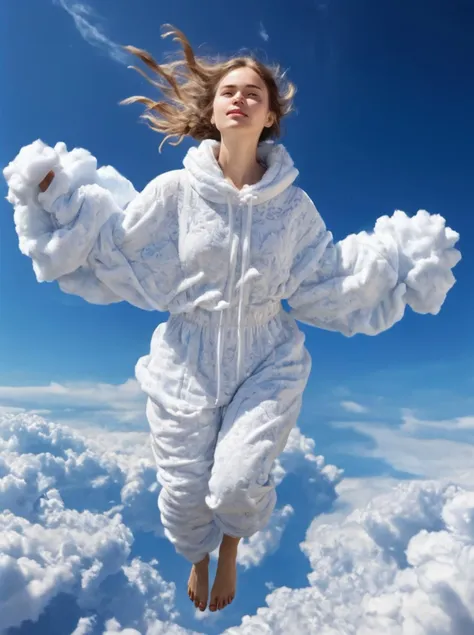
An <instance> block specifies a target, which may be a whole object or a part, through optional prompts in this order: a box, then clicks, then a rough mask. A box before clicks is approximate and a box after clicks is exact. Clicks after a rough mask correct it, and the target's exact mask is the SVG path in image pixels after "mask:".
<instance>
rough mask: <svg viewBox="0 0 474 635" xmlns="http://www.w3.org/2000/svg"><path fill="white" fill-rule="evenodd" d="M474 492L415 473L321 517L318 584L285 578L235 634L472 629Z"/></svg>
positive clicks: (312, 551) (364, 634)
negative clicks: (297, 585)
mask: <svg viewBox="0 0 474 635" xmlns="http://www.w3.org/2000/svg"><path fill="white" fill-rule="evenodd" d="M473 521H474V493H473V492H471V491H465V490H462V489H461V488H459V487H457V486H454V485H450V484H449V483H439V482H438V483H436V482H426V481H425V482H408V483H403V484H401V485H399V486H398V487H397V488H395V489H394V490H392V491H390V492H388V493H385V494H383V495H381V496H378V497H376V498H375V499H374V500H373V501H371V502H370V503H369V504H368V505H367V507H366V508H365V509H361V510H357V511H355V512H354V513H352V514H351V515H350V516H349V517H348V518H347V519H346V520H345V521H344V522H342V523H341V524H339V525H334V524H331V525H314V526H313V525H312V526H311V527H310V529H309V530H308V533H307V537H306V540H305V542H304V543H303V545H302V549H303V551H304V552H305V553H306V555H307V556H308V558H309V560H310V563H311V566H312V569H313V571H312V572H311V573H310V575H309V576H308V579H309V586H308V587H306V588H302V589H288V588H279V589H277V590H275V591H274V592H273V593H271V594H270V595H269V596H268V597H267V607H266V608H260V609H258V611H257V614H256V615H254V616H246V617H244V618H243V620H242V624H241V625H240V626H239V627H234V628H230V629H228V630H227V631H225V633H226V635H253V634H254V633H261V634H262V635H265V634H268V635H270V634H271V635H280V634H281V635H283V634H284V633H285V634H286V633H313V632H317V633H318V634H319V635H356V634H357V635H380V633H384V634H386V635H466V634H467V633H470V632H473V628H474V592H473V589H474V569H473V567H472V566H471V564H470V562H472V558H474V522H473Z"/></svg>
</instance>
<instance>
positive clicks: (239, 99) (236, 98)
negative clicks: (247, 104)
mask: <svg viewBox="0 0 474 635" xmlns="http://www.w3.org/2000/svg"><path fill="white" fill-rule="evenodd" d="M242 101H243V95H242V93H240V92H239V93H235V95H234V98H233V99H232V103H233V104H241V103H242Z"/></svg>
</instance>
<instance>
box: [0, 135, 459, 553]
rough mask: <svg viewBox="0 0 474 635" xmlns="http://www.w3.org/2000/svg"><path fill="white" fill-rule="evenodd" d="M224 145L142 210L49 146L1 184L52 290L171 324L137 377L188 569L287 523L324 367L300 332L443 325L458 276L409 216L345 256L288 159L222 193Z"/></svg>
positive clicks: (278, 148)
mask: <svg viewBox="0 0 474 635" xmlns="http://www.w3.org/2000/svg"><path fill="white" fill-rule="evenodd" d="M217 145H218V144H217V142H214V141H204V142H202V143H201V144H200V145H199V147H195V148H192V149H190V150H189V151H188V153H187V155H186V158H185V160H184V169H182V170H176V171H173V172H168V173H165V174H163V175H161V176H159V177H157V178H156V179H154V180H153V181H152V182H151V183H149V185H147V186H146V188H145V189H144V190H143V192H142V193H141V194H138V193H137V192H136V191H135V190H134V188H133V186H132V185H131V183H130V182H129V181H127V180H126V179H125V178H124V177H122V176H121V175H120V174H118V173H117V172H116V171H115V170H114V169H113V168H111V167H110V166H106V167H102V168H100V169H97V162H96V160H95V158H94V157H92V156H91V155H90V154H89V153H88V152H87V151H85V150H82V149H75V150H73V151H71V152H68V151H67V149H66V146H65V145H64V144H62V143H60V144H57V145H56V146H55V148H50V147H48V146H45V145H44V144H43V143H42V142H41V141H36V142H35V143H33V144H31V145H30V146H26V147H25V148H23V149H22V150H21V151H20V153H19V155H18V156H17V157H16V158H15V159H14V160H13V161H12V162H11V163H10V164H9V165H8V166H7V168H5V170H4V175H5V178H6V180H7V182H8V185H9V194H8V200H10V202H11V203H12V204H13V205H14V207H15V224H16V229H17V232H18V235H19V244H20V249H21V251H22V252H23V253H24V254H26V255H28V256H30V257H31V258H32V260H33V267H34V271H35V273H36V276H37V279H38V280H39V281H52V280H57V281H58V283H59V285H60V287H61V288H62V289H63V290H64V291H66V292H67V293H73V294H77V295H80V296H82V297H83V298H85V299H86V300H88V301H90V302H93V303H98V304H109V303H113V302H120V301H122V300H126V301H128V302H130V303H131V304H133V305H135V306H138V307H141V308H143V309H147V310H158V311H169V312H170V314H171V315H170V318H169V320H168V321H167V322H165V323H162V324H160V325H159V326H158V328H157V329H156V331H155V333H154V335H153V338H152V341H151V349H150V353H149V355H146V356H145V357H142V358H141V359H140V360H139V361H138V363H137V366H136V377H137V380H138V382H139V383H140V386H141V387H142V389H143V390H144V391H145V393H146V394H147V395H148V402H147V416H148V420H149V423H150V427H151V433H152V434H151V438H152V448H153V451H154V455H155V458H156V463H157V470H158V478H159V481H160V483H161V485H162V489H161V492H160V497H159V508H160V511H161V518H162V522H163V526H164V528H165V532H166V535H167V536H168V537H169V539H170V540H171V541H172V542H173V544H174V545H175V547H176V549H177V551H178V552H179V553H181V554H182V555H184V556H185V557H186V558H188V559H189V560H190V561H192V562H197V561H199V560H200V559H202V557H203V556H204V555H205V554H206V553H208V552H210V551H212V550H213V549H214V548H215V547H216V546H217V545H218V543H219V541H220V539H221V537H222V534H223V533H227V534H229V535H232V536H236V537H247V536H251V535H252V534H254V533H255V532H256V531H259V530H260V529H262V528H263V527H264V526H265V525H266V523H267V521H268V519H269V517H270V515H271V513H272V510H273V508H274V506H275V502H276V495H275V488H274V484H273V481H272V477H271V469H272V465H273V463H274V460H275V459H276V457H277V456H278V454H279V453H280V452H281V451H282V450H283V449H284V446H285V444H286V441H287V438H288V435H289V433H290V431H291V429H292V427H293V426H294V425H295V422H296V420H297V417H298V414H299V411H300V406H301V397H302V393H303V390H304V388H305V385H306V382H307V379H308V375H309V372H310V365H311V362H310V358H309V355H308V353H307V351H306V349H305V347H304V336H303V334H302V333H301V332H300V331H299V329H298V327H297V324H296V321H295V318H296V319H299V320H301V321H303V322H305V323H308V324H312V325H314V326H318V327H321V328H325V329H330V330H337V331H340V332H342V333H343V334H345V335H348V336H349V335H353V334H355V333H365V334H368V335H375V334H377V333H380V332H381V331H383V330H386V329H388V328H390V327H391V326H392V325H393V324H394V323H395V322H397V321H398V320H400V319H401V318H402V316H403V314H404V311H405V307H406V305H410V306H411V308H412V309H414V310H415V311H417V312H419V313H432V314H436V313H437V312H438V311H439V310H440V308H441V305H442V304H443V302H444V299H445V297H446V294H447V292H448V291H449V289H450V288H451V287H452V286H453V284H454V282H455V280H454V277H453V274H452V272H451V269H452V268H453V267H454V266H455V264H456V263H457V262H458V260H459V258H460V254H459V252H458V251H457V249H455V248H454V245H455V244H456V242H457V240H458V234H457V233H456V232H454V231H452V230H451V229H449V228H446V226H445V221H444V219H443V218H442V217H441V216H439V215H434V216H430V215H429V214H428V213H427V212H424V211H420V212H418V213H417V214H416V215H415V216H414V217H412V218H408V217H407V216H406V215H405V214H404V213H403V212H395V214H394V215H393V216H392V217H387V216H385V217H382V218H380V219H379V220H378V221H377V223H376V225H375V229H374V232H373V233H371V234H367V233H366V232H361V233H360V234H358V235H351V236H349V237H347V238H346V239H345V240H343V241H341V242H339V243H336V244H335V243H334V242H333V240H332V236H331V233H330V232H329V231H327V229H326V227H325V225H324V223H323V221H322V219H321V217H320V216H319V214H318V212H317V210H316V208H315V207H314V205H313V203H312V201H311V200H310V198H309V197H308V196H307V194H305V192H303V191H302V190H301V189H300V188H298V187H296V186H295V185H294V180H295V178H296V176H297V174H298V172H297V170H296V169H295V167H294V165H293V162H292V160H291V158H290V157H289V155H288V153H287V152H286V150H285V149H284V147H283V146H282V145H274V144H271V143H265V144H261V146H260V147H259V154H260V159H261V160H262V161H263V162H264V163H265V164H266V166H267V170H266V172H265V175H264V176H263V178H262V180H261V181H260V182H259V183H257V184H256V185H253V186H245V187H244V188H243V189H242V190H240V191H239V190H237V189H236V188H234V187H233V186H232V185H231V184H230V183H228V182H227V181H226V180H225V179H224V177H223V174H222V172H221V170H220V168H219V165H218V163H217V161H216V150H217ZM50 169H53V170H54V171H55V174H56V176H55V178H54V180H53V182H52V184H51V185H50V187H49V188H48V190H47V191H46V192H45V193H39V190H38V183H39V182H40V181H41V180H42V178H43V177H44V176H45V175H46V173H47V172H48V171H49V170H50ZM282 300H287V301H288V303H289V305H290V307H291V311H290V312H289V313H288V312H286V311H284V310H283V309H282V305H281V302H282Z"/></svg>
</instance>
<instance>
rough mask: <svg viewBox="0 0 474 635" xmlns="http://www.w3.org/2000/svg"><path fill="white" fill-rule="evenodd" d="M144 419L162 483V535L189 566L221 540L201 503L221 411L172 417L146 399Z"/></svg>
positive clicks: (156, 404) (215, 526) (211, 410)
mask: <svg viewBox="0 0 474 635" xmlns="http://www.w3.org/2000/svg"><path fill="white" fill-rule="evenodd" d="M147 417H148V421H149V424H150V428H151V442H152V443H151V445H152V450H153V454H154V456H155V461H156V465H157V476H158V481H159V482H160V484H161V485H162V489H161V492H160V495H159V498H158V507H159V510H160V513H161V522H162V524H163V527H164V531H165V535H166V537H167V538H168V539H169V540H170V542H171V543H172V544H173V545H174V547H175V549H176V551H177V552H178V553H180V554H181V555H182V556H184V557H185V558H186V559H187V560H189V561H190V562H192V563H196V562H199V561H200V560H202V559H203V558H204V557H205V555H206V554H208V553H210V552H211V551H213V550H214V549H215V548H216V547H217V546H218V545H219V543H220V541H221V539H222V531H221V529H220V528H219V527H218V526H217V525H216V523H215V522H214V517H213V513H212V511H211V510H210V509H209V508H208V507H207V505H206V502H205V498H206V495H207V494H208V483H209V477H210V474H211V467H212V463H213V460H214V450H215V445H216V440H217V435H218V431H219V427H220V424H221V417H222V412H221V409H220V408H215V409H207V410H202V411H196V412H195V413H192V414H187V415H185V416H180V417H177V416H175V415H171V414H170V413H168V412H167V411H166V410H165V409H164V408H163V407H162V406H160V405H159V404H158V403H157V402H156V401H154V400H152V399H151V398H149V399H148V402H147Z"/></svg>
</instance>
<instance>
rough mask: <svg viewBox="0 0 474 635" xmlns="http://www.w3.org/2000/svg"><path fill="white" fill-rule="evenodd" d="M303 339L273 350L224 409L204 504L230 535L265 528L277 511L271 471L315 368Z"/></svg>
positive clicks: (238, 535) (235, 535)
mask: <svg viewBox="0 0 474 635" xmlns="http://www.w3.org/2000/svg"><path fill="white" fill-rule="evenodd" d="M303 340H304V337H303V336H301V338H297V341H296V342H293V346H288V345H287V346H285V347H282V350H278V349H277V350H275V352H274V354H273V355H271V356H270V357H269V358H268V359H267V360H266V361H265V362H264V363H263V364H262V365H261V366H260V367H259V368H258V369H257V370H256V372H255V373H254V374H253V375H251V376H250V377H249V378H248V379H246V380H245V381H244V382H243V383H242V384H241V386H240V387H239V389H238V390H237V392H236V394H235V395H234V397H233V399H232V401H231V403H230V404H229V406H228V407H227V409H226V410H225V413H224V416H223V421H222V426H221V430H220V432H219V436H218V441H217V446H216V450H215V454H214V465H213V468H212V473H211V479H210V482H209V495H208V496H207V498H206V501H207V504H208V506H209V508H210V509H211V510H212V511H213V513H214V516H215V520H216V523H217V524H218V526H219V527H220V528H221V529H222V531H223V532H224V533H226V534H228V535H230V536H234V537H236V538H244V537H250V536H251V535H253V534H254V533H256V532H257V531H260V530H262V529H263V528H264V527H265V526H266V524H267V523H268V521H269V519H270V516H271V514H272V512H273V509H274V507H275V504H276V492H275V485H274V482H273V479H272V477H271V469H272V467H273V464H274V461H275V459H276V458H277V457H278V455H279V454H280V453H281V452H282V451H283V450H284V448H285V445H286V442H287V440H288V436H289V434H290V432H291V430H292V428H293V426H294V425H295V424H296V421H297V419H298V415H299V412H300V409H301V401H302V394H303V391H304V388H305V386H306V383H307V380H308V376H309V372H310V367H311V362H310V358H309V355H308V353H307V351H306V349H305V348H304V346H303ZM287 344H289V343H287Z"/></svg>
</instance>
